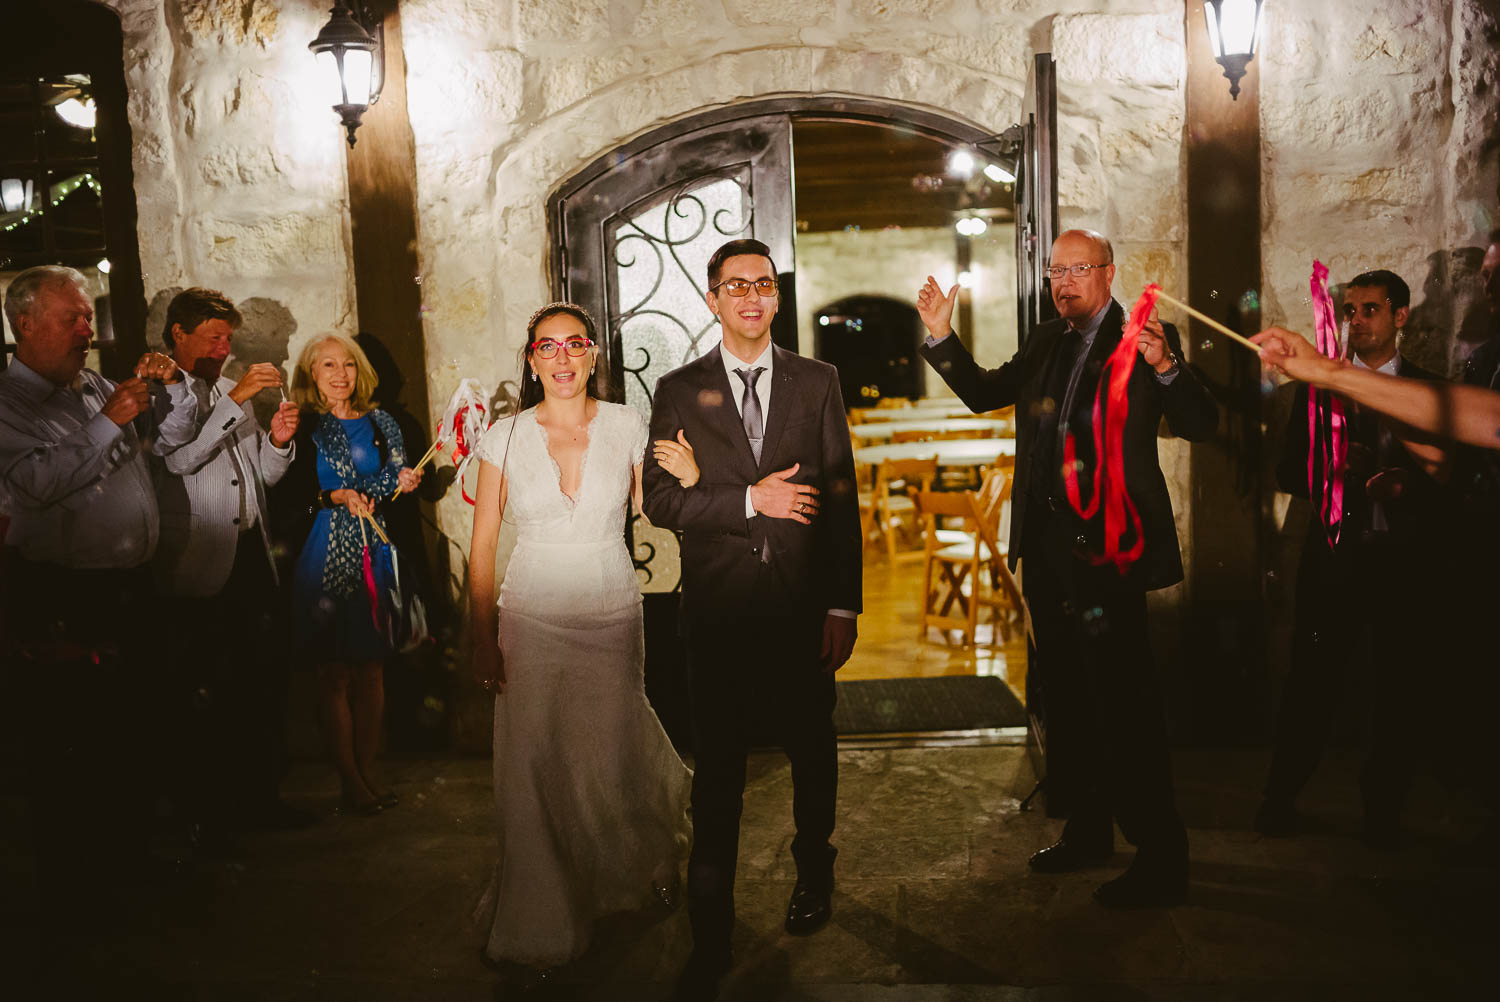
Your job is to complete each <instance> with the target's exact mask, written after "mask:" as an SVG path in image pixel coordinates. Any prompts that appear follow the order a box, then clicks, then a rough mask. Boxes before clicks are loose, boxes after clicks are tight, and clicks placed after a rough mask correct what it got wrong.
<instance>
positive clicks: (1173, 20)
mask: <svg viewBox="0 0 1500 1002" xmlns="http://www.w3.org/2000/svg"><path fill="white" fill-rule="evenodd" d="M1183 53H1184V48H1183V38H1182V15H1181V13H1176V14H1059V15H1058V16H1057V18H1056V19H1055V20H1054V21H1053V22H1052V54H1053V56H1054V57H1056V59H1057V67H1058V76H1059V78H1060V80H1061V81H1064V82H1066V83H1113V84H1130V85H1133V86H1138V87H1170V88H1176V87H1179V86H1181V84H1182V78H1183V73H1184V65H1185V57H1184V55H1183Z"/></svg>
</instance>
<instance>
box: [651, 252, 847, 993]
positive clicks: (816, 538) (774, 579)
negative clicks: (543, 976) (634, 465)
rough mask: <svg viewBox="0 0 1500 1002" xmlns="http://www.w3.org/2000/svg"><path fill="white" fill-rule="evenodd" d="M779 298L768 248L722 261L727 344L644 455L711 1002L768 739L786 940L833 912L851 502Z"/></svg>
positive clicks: (700, 969)
mask: <svg viewBox="0 0 1500 1002" xmlns="http://www.w3.org/2000/svg"><path fill="white" fill-rule="evenodd" d="M777 292H778V290H777V278H776V265H775V264H774V263H773V262H772V260H771V251H770V248H769V247H767V246H766V245H765V244H763V243H761V242H760V241H758V240H734V241H731V242H729V243H727V244H725V245H724V246H723V247H720V248H719V249H718V251H716V252H715V253H714V255H713V257H712V258H711V259H710V260H709V263H708V292H707V302H708V308H709V309H710V310H711V311H712V312H713V314H714V315H715V316H716V317H717V318H718V320H719V323H720V325H721V327H722V328H723V335H724V336H723V342H722V343H721V344H720V345H719V346H718V347H716V348H713V349H712V350H710V351H709V352H707V353H706V354H705V355H703V356H702V357H701V358H699V359H697V360H696V361H693V362H689V363H688V364H687V365H684V366H682V367H681V368H679V369H676V370H674V371H672V372H669V373H668V374H667V375H665V376H663V377H662V378H661V380H660V381H659V382H658V383H657V385H656V392H655V396H654V400H653V407H652V413H651V438H652V439H653V440H654V443H655V444H654V445H653V447H652V448H651V449H649V450H648V451H647V454H646V457H645V470H644V475H643V481H644V486H645V499H644V504H643V507H644V509H645V513H646V517H647V518H649V519H650V520H651V522H652V524H654V525H657V526H660V527H662V528H666V529H674V530H678V531H680V532H681V533H682V620H681V623H682V633H683V636H684V638H685V646H686V648H687V658H688V670H689V673H690V680H691V681H690V684H691V713H692V724H693V748H694V775H693V796H692V803H693V828H694V838H693V852H692V857H691V859H690V860H689V861H688V886H687V894H688V911H689V914H690V916H691V918H692V926H693V954H692V957H691V958H690V959H689V961H688V966H687V969H686V970H685V971H684V972H683V977H682V980H681V982H680V983H679V986H678V997H679V998H682V999H710V998H713V997H714V996H715V995H716V994H717V991H718V983H719V980H720V978H722V976H723V975H724V973H725V972H727V971H728V969H729V966H730V950H729V946H730V931H731V929H732V927H733V925H734V871H735V865H736V861H737V858H738V852H739V824H740V804H741V797H742V794H743V792H744V787H745V762H746V753H747V751H748V748H749V744H750V741H751V738H752V735H758V734H760V733H762V732H763V731H764V730H765V729H769V730H770V731H771V732H772V733H773V734H774V736H775V738H776V740H777V741H778V743H780V744H781V746H782V747H783V748H784V749H785V751H786V754H787V757H788V758H789V759H790V760H791V763H792V815H793V818H794V820H795V822H796V828H797V833H796V837H795V838H793V840H792V856H793V857H794V858H795V860H796V864H797V885H796V888H795V889H794V890H793V892H792V898H791V901H790V903H789V904H788V906H787V915H786V929H787V931H788V932H790V933H792V934H794V935H805V934H808V933H811V932H815V931H816V930H817V929H819V928H821V927H822V926H823V925H824V924H825V923H826V922H827V921H828V917H829V915H830V914H831V894H832V890H833V860H834V856H835V855H836V852H835V850H834V848H833V846H832V845H831V844H830V843H829V838H830V837H831V836H832V834H833V826H834V800H835V793H836V790H837V786H838V758H837V744H836V741H835V738H834V731H833V707H834V699H835V696H834V684H833V675H834V672H835V671H837V670H838V669H839V668H840V667H841V666H842V665H843V664H844V662H846V661H847V660H848V659H849V655H850V654H851V653H852V651H853V649H854V639H855V616H856V615H857V614H858V612H859V611H860V602H861V556H860V551H861V540H860V531H859V507H858V495H857V492H856V488H855V481H854V457H853V452H852V449H851V447H850V439H849V426H848V423H847V421H846V419H845V416H844V402H843V398H842V397H841V395H840V393H839V380H838V372H837V370H835V369H834V368H833V366H831V365H827V364H826V363H823V362H817V361H814V360H812V359H807V358H803V357H802V356H800V355H798V354H796V353H795V352H790V351H786V350H785V349H783V348H779V347H777V346H775V345H774V344H772V343H771V320H772V318H773V317H774V316H775V315H776V309H777V307H778V305H779V303H780V300H779V298H778V295H777ZM679 433H681V439H679ZM683 439H685V440H686V443H687V444H686V445H684V444H683V441H682V440H683ZM683 449H690V450H691V454H692V459H693V462H694V463H695V464H696V466H697V467H698V470H699V476H698V479H697V480H696V482H693V483H692V485H691V486H689V487H684V486H682V483H681V481H680V480H679V478H678V477H677V476H675V475H673V474H672V473H670V472H668V471H667V470H666V469H664V467H663V460H665V461H666V462H667V463H668V464H669V465H675V463H674V458H673V457H672V456H671V455H669V454H670V453H672V452H673V451H674V450H683Z"/></svg>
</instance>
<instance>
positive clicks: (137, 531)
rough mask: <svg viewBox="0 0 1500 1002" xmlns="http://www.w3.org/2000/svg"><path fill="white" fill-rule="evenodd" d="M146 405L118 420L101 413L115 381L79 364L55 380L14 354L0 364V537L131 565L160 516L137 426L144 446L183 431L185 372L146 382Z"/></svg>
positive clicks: (148, 549) (30, 548)
mask: <svg viewBox="0 0 1500 1002" xmlns="http://www.w3.org/2000/svg"><path fill="white" fill-rule="evenodd" d="M150 386H151V396H152V408H151V410H149V411H147V412H146V413H145V414H142V415H141V416H140V417H138V418H137V419H136V420H135V421H134V422H131V423H129V424H126V425H124V426H123V427H122V426H120V425H117V424H115V423H114V422H113V421H111V420H110V419H109V418H108V417H107V416H106V415H105V414H104V413H103V407H104V402H105V401H106V400H107V399H109V395H110V394H111V393H113V392H114V391H115V384H114V383H113V382H111V381H110V380H108V379H105V378H104V377H103V376H101V375H99V373H97V372H94V371H92V370H90V369H84V370H83V371H82V372H80V373H79V376H78V379H77V380H75V381H74V384H73V385H72V386H57V385H55V384H53V383H52V382H51V381H49V380H47V379H45V378H43V377H42V376H40V375H38V374H37V373H36V372H34V371H33V370H32V369H31V368H30V367H29V366H27V365H26V363H24V362H22V361H21V360H20V359H15V358H13V359H12V360H11V363H10V365H9V366H8V367H7V368H6V369H5V371H4V372H0V481H3V484H4V492H5V493H7V494H9V495H10V516H11V521H10V528H9V530H8V531H7V532H6V536H5V542H6V544H7V545H10V546H15V547H18V548H19V549H20V551H21V555H22V556H24V557H25V558H26V559H28V560H34V561H38V562H41V563H49V564H57V565H59V566H62V567H72V568H78V569H95V568H129V567H138V566H140V565H141V564H143V563H145V562H146V561H147V560H149V559H151V555H152V554H153V553H154V552H155V551H156V541H157V535H158V533H159V531H160V521H159V516H158V512H157V506H156V493H155V491H154V489H153V487H152V483H151V472H150V470H149V469H148V467H147V465H146V457H145V455H144V453H143V451H142V450H143V444H142V440H141V433H142V431H145V432H147V433H148V434H149V432H150V431H151V430H152V429H154V430H155V433H156V435H155V440H154V441H153V442H151V443H150V448H151V449H152V450H153V451H155V452H158V453H161V452H165V451H170V450H171V449H175V448H177V447H178V446H180V445H182V444H183V443H185V442H187V441H188V440H189V439H191V438H192V435H193V430H194V427H193V426H194V418H195V417H196V415H197V402H196V401H195V400H194V399H193V396H192V393H191V392H190V391H189V389H188V386H187V381H186V380H180V381H178V382H177V383H174V384H171V385H168V386H165V387H163V385H162V384H161V383H157V382H152V383H150Z"/></svg>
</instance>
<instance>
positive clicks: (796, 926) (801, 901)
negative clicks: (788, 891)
mask: <svg viewBox="0 0 1500 1002" xmlns="http://www.w3.org/2000/svg"><path fill="white" fill-rule="evenodd" d="M832 914H833V886H832V884H831V883H830V884H811V883H806V882H804V881H801V880H799V881H797V886H796V887H794V888H792V900H790V901H788V902H787V906H786V931H787V932H789V933H791V934H792V935H793V936H810V935H812V934H813V933H815V932H817V931H818V930H819V929H821V928H823V926H825V925H827V924H828V919H829V917H830V916H831V915H832Z"/></svg>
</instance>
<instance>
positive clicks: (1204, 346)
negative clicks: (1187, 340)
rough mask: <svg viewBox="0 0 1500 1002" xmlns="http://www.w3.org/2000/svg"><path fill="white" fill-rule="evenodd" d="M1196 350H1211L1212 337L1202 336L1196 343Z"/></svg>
mask: <svg viewBox="0 0 1500 1002" xmlns="http://www.w3.org/2000/svg"><path fill="white" fill-rule="evenodd" d="M1198 350H1199V351H1213V350H1214V341H1213V338H1208V337H1206V338H1204V339H1203V340H1202V341H1201V342H1199V344H1198Z"/></svg>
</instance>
